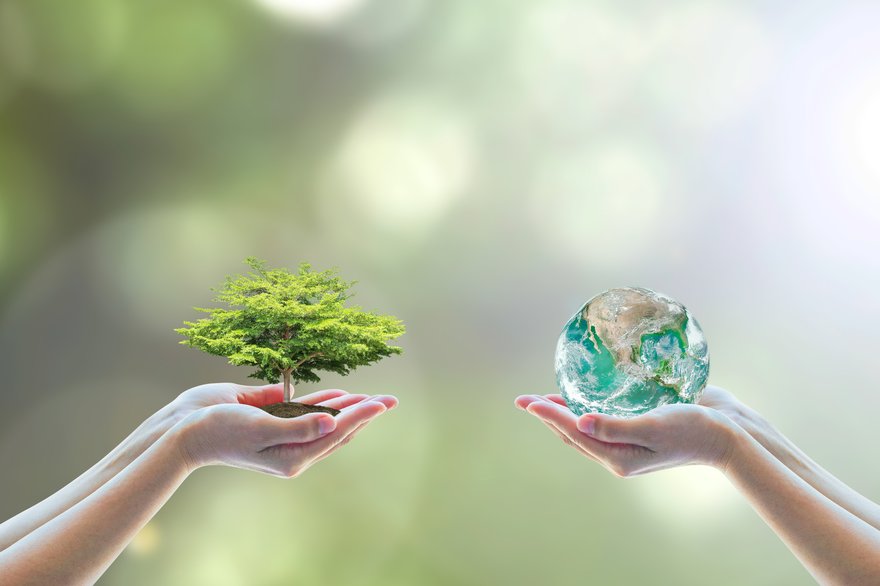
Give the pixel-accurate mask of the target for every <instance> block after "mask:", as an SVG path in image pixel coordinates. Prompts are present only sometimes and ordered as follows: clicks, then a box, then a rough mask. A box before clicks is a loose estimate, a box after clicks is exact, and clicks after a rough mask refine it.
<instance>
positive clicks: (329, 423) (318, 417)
mask: <svg viewBox="0 0 880 586" xmlns="http://www.w3.org/2000/svg"><path fill="white" fill-rule="evenodd" d="M334 429H336V419H335V418H334V417H333V416H332V415H329V414H327V413H310V414H308V415H303V416H301V417H296V418H293V419H280V420H279V421H277V422H275V425H274V433H273V434H272V440H271V441H272V442H273V443H275V444H303V443H307V442H311V441H315V440H316V439H318V438H321V437H323V436H325V435H327V434H328V433H330V432H331V431H333V430H334Z"/></svg>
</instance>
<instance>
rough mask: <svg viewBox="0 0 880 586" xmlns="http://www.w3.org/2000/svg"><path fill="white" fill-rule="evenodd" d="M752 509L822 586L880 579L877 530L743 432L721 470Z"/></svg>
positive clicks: (737, 435) (734, 440)
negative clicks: (825, 494)
mask: <svg viewBox="0 0 880 586" xmlns="http://www.w3.org/2000/svg"><path fill="white" fill-rule="evenodd" d="M721 468H722V470H723V471H724V472H725V474H726V475H727V477H728V478H729V479H730V480H731V482H732V483H733V484H734V485H735V486H736V487H737V488H738V489H739V490H740V492H741V493H742V494H743V495H744V496H745V497H746V498H747V499H748V500H749V502H750V503H751V505H752V507H753V508H754V509H755V510H756V511H757V512H758V514H759V515H760V516H761V517H762V518H763V519H764V521H765V522H766V523H767V524H768V525H769V526H770V527H771V528H772V529H773V530H774V531H775V532H776V534H777V535H779V537H780V538H781V539H782V540H783V542H784V543H785V544H786V545H787V546H788V548H789V549H790V550H791V551H792V552H793V553H794V554H795V555H796V556H797V557H798V559H799V560H800V561H801V563H803V564H804V566H805V567H806V568H807V569H808V570H809V571H810V572H811V573H812V574H813V576H814V577H815V578H816V579H817V580H818V581H820V582H821V583H823V584H846V585H851V584H870V583H876V581H877V580H878V577H880V531H878V530H877V529H876V528H874V527H872V526H871V525H870V524H868V523H866V522H865V521H863V520H862V519H860V518H859V517H858V516H856V515H854V514H852V513H850V512H849V511H847V510H846V509H844V508H843V507H841V506H839V505H838V504H837V503H835V502H833V501H832V500H830V499H829V498H827V497H825V496H824V495H823V494H821V493H820V492H819V491H818V490H816V489H815V488H813V487H812V486H811V485H810V484H808V483H807V482H806V481H805V480H804V479H802V478H801V477H800V476H798V475H797V474H795V473H794V472H792V470H790V469H789V468H788V467H786V466H785V465H784V464H783V463H782V462H781V461H780V460H779V459H777V457H775V456H774V455H772V454H771V453H770V452H769V451H767V449H765V448H764V447H763V446H761V445H760V444H759V443H758V441H757V440H756V439H755V438H753V437H752V436H750V435H749V434H747V433H745V432H743V431H742V430H738V431H731V450H730V455H729V458H728V460H727V461H726V463H725V464H724V465H723V466H721Z"/></svg>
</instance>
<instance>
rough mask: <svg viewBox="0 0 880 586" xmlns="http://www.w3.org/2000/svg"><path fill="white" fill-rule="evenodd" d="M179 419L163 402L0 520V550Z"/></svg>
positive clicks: (128, 460)
mask: <svg viewBox="0 0 880 586" xmlns="http://www.w3.org/2000/svg"><path fill="white" fill-rule="evenodd" d="M179 419H180V416H179V414H178V413H177V410H176V409H175V407H174V404H173V403H172V404H170V405H167V406H166V407H164V408H162V409H161V410H159V411H158V412H156V413H155V414H153V415H152V416H151V417H149V418H148V419H147V420H146V421H144V422H143V423H142V424H141V425H140V426H139V427H138V428H137V429H135V430H134V431H133V432H132V433H131V434H130V435H129V436H128V437H127V438H125V440H123V441H122V443H120V444H119V445H118V446H116V448H115V449H114V450H113V451H112V452H110V453H109V454H107V455H106V456H105V457H104V458H102V459H101V461H100V462H98V463H97V464H95V465H94V466H92V467H91V468H89V469H88V470H86V471H85V472H83V473H82V474H81V475H80V476H78V477H77V478H76V479H74V480H73V481H71V482H70V483H69V484H67V485H66V486H65V487H64V488H62V489H61V490H59V491H58V492H56V493H54V494H52V495H51V496H49V497H47V498H46V499H44V500H42V501H40V502H39V503H37V504H36V505H34V506H32V507H30V508H29V509H27V510H25V511H23V512H21V513H19V514H18V515H16V516H15V517H12V518H11V519H9V520H7V521H6V522H4V523H3V524H0V551H2V550H5V549H6V548H7V547H9V546H11V545H12V544H13V543H15V542H16V541H18V540H19V539H21V538H22V537H24V536H26V535H27V534H28V533H30V532H31V531H33V530H35V529H37V528H39V527H41V526H42V525H44V524H45V523H47V522H49V521H51V520H52V519H54V518H55V517H57V516H58V515H60V514H61V513H63V512H65V511H66V510H68V509H70V508H71V507H73V506H74V505H76V504H77V503H78V502H80V501H82V500H83V499H84V498H86V497H88V496H89V495H90V494H92V493H93V492H95V491H96V490H98V489H99V488H100V487H101V486H103V485H104V484H105V483H106V482H107V481H108V480H110V479H111V478H113V477H114V476H116V475H117V474H118V473H119V472H121V471H122V470H123V469H125V467H126V466H128V465H129V464H131V463H132V462H133V461H134V460H135V459H136V458H137V457H138V456H140V455H141V454H142V453H144V451H146V450H147V448H149V447H150V446H151V445H153V443H154V442H156V441H157V440H158V439H159V438H160V437H162V435H163V434H164V433H165V432H166V431H168V430H169V429H171V428H172V427H173V426H174V425H175V424H176V423H177V421H178V420H179Z"/></svg>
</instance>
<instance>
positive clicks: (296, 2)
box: [256, 0, 364, 26]
mask: <svg viewBox="0 0 880 586" xmlns="http://www.w3.org/2000/svg"><path fill="white" fill-rule="evenodd" d="M256 2H257V3H258V4H260V5H262V6H263V7H265V8H267V9H269V10H270V11H272V12H274V13H275V14H278V15H280V16H283V17H285V18H289V19H291V20H297V21H302V22H305V23H307V24H312V25H318V26H326V25H330V24H333V23H336V22H338V21H339V20H341V19H342V18H344V17H345V16H347V15H349V14H351V13H352V12H353V11H354V10H355V9H356V8H357V7H359V6H361V5H362V4H363V3H364V0H256Z"/></svg>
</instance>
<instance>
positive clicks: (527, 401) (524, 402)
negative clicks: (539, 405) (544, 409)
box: [513, 395, 541, 411]
mask: <svg viewBox="0 0 880 586" xmlns="http://www.w3.org/2000/svg"><path fill="white" fill-rule="evenodd" d="M540 400H541V397H540V396H538V395H520V396H519V397H517V398H516V399H514V401H513V404H514V405H516V406H517V407H518V408H519V409H522V410H523V411H525V410H526V408H527V407H528V406H529V405H531V404H532V403H534V402H535V401H540Z"/></svg>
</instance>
